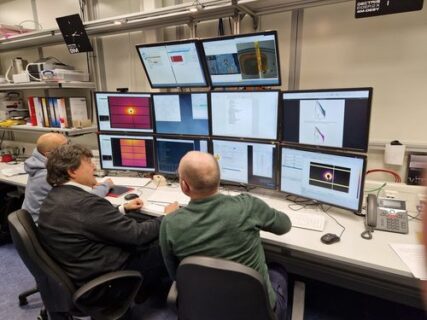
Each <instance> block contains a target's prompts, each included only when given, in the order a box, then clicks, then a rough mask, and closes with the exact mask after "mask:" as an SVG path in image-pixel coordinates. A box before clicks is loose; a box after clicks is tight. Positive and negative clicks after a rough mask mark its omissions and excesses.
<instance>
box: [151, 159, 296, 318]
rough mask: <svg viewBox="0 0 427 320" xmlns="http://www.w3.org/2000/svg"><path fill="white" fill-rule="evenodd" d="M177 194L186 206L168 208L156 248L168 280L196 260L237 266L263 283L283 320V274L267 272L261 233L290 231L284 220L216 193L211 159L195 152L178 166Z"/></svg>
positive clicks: (251, 202) (251, 200) (246, 198)
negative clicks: (180, 267)
mask: <svg viewBox="0 0 427 320" xmlns="http://www.w3.org/2000/svg"><path fill="white" fill-rule="evenodd" d="M178 172H179V180H180V186H181V189H182V191H183V192H184V193H185V194H186V195H187V196H189V197H190V198H191V201H190V203H189V204H188V205H187V206H186V207H185V208H181V209H178V206H177V204H176V203H175V204H172V205H170V206H169V207H168V208H167V210H166V212H172V213H170V214H168V215H167V216H165V217H164V219H163V221H162V223H161V226H160V236H159V239H160V246H161V249H162V254H163V259H164V260H165V263H166V267H167V269H168V272H169V275H170V276H171V278H172V279H175V274H176V269H177V267H178V265H179V262H180V261H181V260H182V259H184V258H185V257H187V256H194V255H201V256H209V257H216V258H222V259H227V260H232V261H235V262H239V263H241V264H244V265H246V266H248V267H251V268H253V269H255V270H256V271H258V272H259V273H260V274H261V275H262V276H263V277H264V279H265V282H266V284H267V287H268V294H269V299H270V304H271V307H272V308H273V309H274V310H275V313H276V315H277V316H278V317H277V318H278V319H284V316H285V314H286V304H287V280H286V271H284V269H282V268H280V267H278V266H274V267H275V268H274V269H275V270H271V268H270V270H269V269H268V268H267V265H266V262H265V255H264V250H263V248H262V244H261V238H260V234H259V233H260V230H263V231H269V232H272V233H275V234H284V233H286V232H288V231H289V230H290V228H291V222H290V220H289V218H288V216H287V215H286V214H284V213H282V212H280V211H277V210H275V209H272V208H270V207H269V206H268V205H267V204H266V203H265V202H263V201H262V200H260V199H257V198H255V197H252V196H250V195H248V194H241V195H238V196H234V197H232V196H226V195H223V194H221V193H219V191H218V188H219V182H220V171H219V166H218V162H217V161H216V159H215V158H214V157H213V156H212V155H210V154H208V153H203V152H198V151H191V152H189V153H187V154H186V155H185V156H184V157H183V158H182V159H181V162H180V164H179V168H178Z"/></svg>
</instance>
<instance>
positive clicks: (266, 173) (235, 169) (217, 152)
mask: <svg viewBox="0 0 427 320" xmlns="http://www.w3.org/2000/svg"><path fill="white" fill-rule="evenodd" d="M212 143H213V154H214V157H215V158H216V159H217V160H218V164H219V168H220V171H221V181H227V182H233V183H238V184H248V185H256V186H260V187H263V188H268V189H275V188H276V182H275V181H276V170H275V168H276V150H277V148H276V145H275V144H267V143H255V142H242V141H225V140H213V141H212Z"/></svg>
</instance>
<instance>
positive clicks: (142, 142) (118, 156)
mask: <svg viewBox="0 0 427 320" xmlns="http://www.w3.org/2000/svg"><path fill="white" fill-rule="evenodd" d="M98 139H99V159H100V163H101V167H102V169H109V170H135V171H154V142H153V137H148V136H144V137H142V136H128V135H107V134H100V135H99V137H98Z"/></svg>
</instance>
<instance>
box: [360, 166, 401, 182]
mask: <svg viewBox="0 0 427 320" xmlns="http://www.w3.org/2000/svg"><path fill="white" fill-rule="evenodd" d="M373 172H385V173H389V174H391V175H392V176H393V177H394V182H402V179H401V178H400V175H399V174H398V173H397V172H395V171H393V170H388V169H371V170H368V171H366V174H367V175H368V174H369V173H373Z"/></svg>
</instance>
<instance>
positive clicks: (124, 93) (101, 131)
mask: <svg viewBox="0 0 427 320" xmlns="http://www.w3.org/2000/svg"><path fill="white" fill-rule="evenodd" d="M98 93H99V94H119V95H128V94H129V95H130V94H146V95H149V96H150V108H151V115H152V116H151V127H152V130H153V131H152V132H150V131H137V130H133V131H126V130H120V129H114V128H111V129H110V130H101V127H100V125H99V112H98V101H97V99H96V95H97V94H98ZM93 100H94V103H95V113H96V124H97V126H98V132H99V133H102V134H104V133H113V134H117V133H123V134H124V135H129V134H130V135H132V134H144V135H153V134H154V133H155V128H154V107H153V94H152V93H151V92H120V91H94V92H93Z"/></svg>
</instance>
